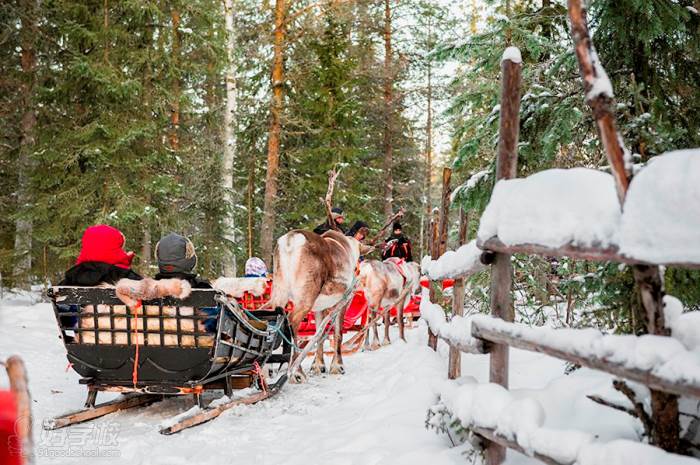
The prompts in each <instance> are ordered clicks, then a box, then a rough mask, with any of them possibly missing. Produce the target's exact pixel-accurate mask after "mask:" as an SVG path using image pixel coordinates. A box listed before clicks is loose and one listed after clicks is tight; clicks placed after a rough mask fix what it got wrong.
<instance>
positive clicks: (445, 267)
mask: <svg viewBox="0 0 700 465" xmlns="http://www.w3.org/2000/svg"><path fill="white" fill-rule="evenodd" d="M482 252H483V251H482V250H481V249H479V248H478V247H477V246H476V240H472V241H469V242H468V243H466V244H464V245H463V246H461V247H460V248H459V249H457V250H454V251H453V250H448V251H447V252H445V253H444V254H443V255H441V256H440V257H439V258H438V259H437V260H431V259H430V257H426V258H424V259H423V261H422V262H421V271H422V273H423V274H425V275H427V276H428V277H429V278H430V279H432V280H436V279H445V278H456V277H460V276H464V275H466V274H473V273H476V272H478V271H481V270H484V269H486V265H483V264H482V263H481V260H480V257H481V254H482Z"/></svg>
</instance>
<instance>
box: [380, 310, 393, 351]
mask: <svg viewBox="0 0 700 465" xmlns="http://www.w3.org/2000/svg"><path fill="white" fill-rule="evenodd" d="M390 327H391V309H387V311H386V313H384V341H382V345H383V346H388V345H391V338H390V337H389V328H390Z"/></svg>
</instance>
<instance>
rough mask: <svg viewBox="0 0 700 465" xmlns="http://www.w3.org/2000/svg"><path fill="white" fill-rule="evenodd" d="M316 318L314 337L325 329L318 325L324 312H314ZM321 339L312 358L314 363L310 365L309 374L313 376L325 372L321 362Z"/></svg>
mask: <svg viewBox="0 0 700 465" xmlns="http://www.w3.org/2000/svg"><path fill="white" fill-rule="evenodd" d="M314 313H315V316H316V335H317V336H318V334H319V333H320V332H323V331H325V330H326V328H321V327H320V326H319V325H320V324H321V320H323V318H324V317H323V314H324V312H314ZM323 342H324V340H323V339H319V341H318V344H317V345H316V356H315V357H314V363H313V365H311V374H314V375H320V374H322V373H325V372H326V363H325V361H324V360H323Z"/></svg>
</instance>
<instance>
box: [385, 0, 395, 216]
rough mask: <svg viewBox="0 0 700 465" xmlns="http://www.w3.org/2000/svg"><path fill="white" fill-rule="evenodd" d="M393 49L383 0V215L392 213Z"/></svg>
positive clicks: (388, 2)
mask: <svg viewBox="0 0 700 465" xmlns="http://www.w3.org/2000/svg"><path fill="white" fill-rule="evenodd" d="M392 60H393V50H392V47H391V0H384V181H385V184H384V216H385V217H389V216H391V215H392V214H393V212H394V208H393V196H394V178H393V172H392V171H393V165H394V144H393V116H394V115H393V113H394V103H393V99H394V95H393V94H394V76H393V71H392Z"/></svg>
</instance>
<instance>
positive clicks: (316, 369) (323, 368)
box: [311, 365, 326, 376]
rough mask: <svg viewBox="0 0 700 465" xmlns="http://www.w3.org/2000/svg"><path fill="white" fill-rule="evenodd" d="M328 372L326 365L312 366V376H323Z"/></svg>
mask: <svg viewBox="0 0 700 465" xmlns="http://www.w3.org/2000/svg"><path fill="white" fill-rule="evenodd" d="M325 372H326V366H325V365H312V366H311V374H312V375H316V376H318V375H321V374H323V373H325Z"/></svg>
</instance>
